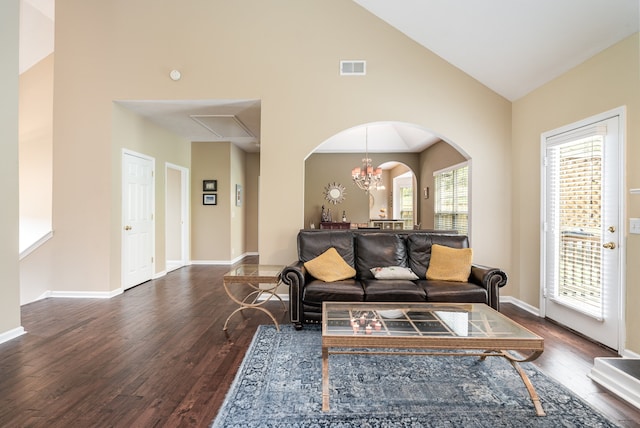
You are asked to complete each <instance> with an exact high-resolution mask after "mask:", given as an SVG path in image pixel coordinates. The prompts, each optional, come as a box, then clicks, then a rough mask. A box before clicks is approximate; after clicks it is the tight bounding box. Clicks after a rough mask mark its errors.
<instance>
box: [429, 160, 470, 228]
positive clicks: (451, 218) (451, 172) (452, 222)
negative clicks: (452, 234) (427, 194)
mask: <svg viewBox="0 0 640 428" xmlns="http://www.w3.org/2000/svg"><path fill="white" fill-rule="evenodd" d="M434 179H435V206H434V211H435V213H434V214H435V216H434V228H435V229H438V230H456V231H458V232H459V233H461V234H464V235H467V234H468V233H469V167H468V165H467V164H464V166H459V165H458V166H456V167H454V168H452V169H448V170H440V171H436V172H435V173H434Z"/></svg>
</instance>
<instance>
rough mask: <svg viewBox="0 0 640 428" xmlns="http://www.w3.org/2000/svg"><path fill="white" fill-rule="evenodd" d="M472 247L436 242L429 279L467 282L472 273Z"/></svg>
mask: <svg viewBox="0 0 640 428" xmlns="http://www.w3.org/2000/svg"><path fill="white" fill-rule="evenodd" d="M472 258H473V250H472V249H471V248H451V247H446V246H444V245H438V244H434V245H432V246H431V261H430V262H429V268H428V269H427V279H434V280H438V281H459V282H466V281H467V280H468V279H469V275H471V259H472Z"/></svg>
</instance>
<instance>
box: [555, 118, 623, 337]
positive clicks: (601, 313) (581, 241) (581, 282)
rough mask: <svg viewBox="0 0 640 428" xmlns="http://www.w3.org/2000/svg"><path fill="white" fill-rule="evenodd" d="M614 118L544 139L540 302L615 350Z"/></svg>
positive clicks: (617, 205) (617, 159)
mask: <svg viewBox="0 0 640 428" xmlns="http://www.w3.org/2000/svg"><path fill="white" fill-rule="evenodd" d="M618 122H619V117H618V116H616V117H612V118H608V119H602V120H599V121H598V122H592V123H588V124H585V125H583V126H579V127H576V128H572V129H570V130H568V131H565V132H559V133H557V134H552V135H548V136H546V137H545V136H543V144H544V174H543V180H544V183H543V201H542V203H543V207H544V209H543V217H544V218H543V233H542V239H543V243H542V251H543V257H542V279H543V295H544V299H543V305H544V312H545V315H546V316H547V317H548V318H551V319H553V320H556V321H557V322H559V323H561V324H563V325H566V326H568V327H570V328H572V329H574V330H576V331H578V332H580V333H583V334H585V335H586V336H588V337H590V338H592V339H594V340H597V341H599V342H601V343H604V344H605V345H607V346H610V347H612V348H614V349H617V347H618V339H619V337H618V336H619V333H618V326H619V307H620V300H619V299H620V274H619V261H620V254H619V238H618V237H619V230H618V229H619V222H620V220H619V216H620V194H619V186H620V184H619V183H620V181H621V178H620V174H619V171H620V166H619V165H620V158H621V155H620V150H619V147H620V146H621V145H620V142H619V141H618V138H619V135H618V128H619V123H618Z"/></svg>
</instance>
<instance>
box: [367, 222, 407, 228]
mask: <svg viewBox="0 0 640 428" xmlns="http://www.w3.org/2000/svg"><path fill="white" fill-rule="evenodd" d="M371 224H372V225H373V227H377V228H379V229H384V230H402V229H404V223H403V222H402V220H372V221H371Z"/></svg>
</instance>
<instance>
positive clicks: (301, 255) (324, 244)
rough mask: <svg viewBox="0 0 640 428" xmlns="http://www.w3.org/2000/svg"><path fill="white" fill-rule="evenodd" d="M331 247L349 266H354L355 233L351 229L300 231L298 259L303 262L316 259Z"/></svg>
mask: <svg viewBox="0 0 640 428" xmlns="http://www.w3.org/2000/svg"><path fill="white" fill-rule="evenodd" d="M331 247H333V248H335V249H336V251H337V252H338V254H340V256H341V257H342V259H343V260H344V261H345V262H346V263H347V264H348V265H349V266H351V267H354V255H353V233H352V232H351V231H350V230H315V231H313V230H311V231H306V230H301V231H300V232H298V259H299V260H300V261H301V262H303V263H306V262H308V261H310V260H313V259H315V258H316V257H318V256H319V255H320V254H322V253H324V252H325V251H327V250H328V249H329V248H331Z"/></svg>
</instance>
